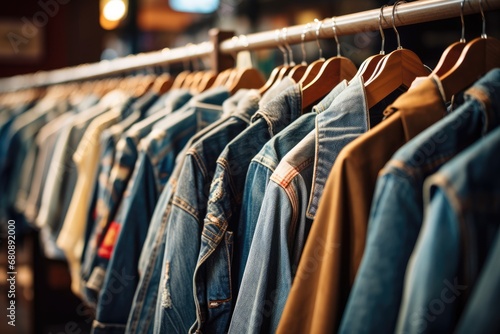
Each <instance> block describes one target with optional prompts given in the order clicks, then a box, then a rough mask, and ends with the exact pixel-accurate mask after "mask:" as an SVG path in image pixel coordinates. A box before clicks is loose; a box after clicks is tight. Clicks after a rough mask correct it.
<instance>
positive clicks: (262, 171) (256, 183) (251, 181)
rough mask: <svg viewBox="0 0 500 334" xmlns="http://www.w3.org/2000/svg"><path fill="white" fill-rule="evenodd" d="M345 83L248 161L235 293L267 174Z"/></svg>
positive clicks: (307, 130)
mask: <svg viewBox="0 0 500 334" xmlns="http://www.w3.org/2000/svg"><path fill="white" fill-rule="evenodd" d="M346 87H347V82H346V81H342V82H341V83H340V84H339V85H337V87H336V88H335V89H333V90H332V91H331V92H330V93H329V94H328V95H327V96H326V97H325V98H324V99H323V100H321V102H320V103H318V104H317V105H316V106H314V107H313V112H312V113H307V114H305V115H303V116H301V117H300V118H299V119H297V120H296V121H295V122H293V123H292V124H290V125H289V126H287V127H286V128H285V129H284V130H283V131H281V132H280V133H278V134H277V135H276V136H274V137H273V138H271V140H269V141H268V142H267V143H266V145H264V147H263V148H262V150H260V152H259V153H258V154H257V155H256V156H255V157H254V158H253V159H252V161H251V162H250V166H249V167H248V172H247V176H246V180H245V190H244V192H243V201H242V207H241V214H240V220H239V222H238V231H237V235H236V237H237V240H238V243H237V244H235V245H234V254H235V255H234V262H233V263H234V270H235V273H236V272H237V273H238V279H237V286H233V292H234V293H235V294H236V295H238V291H239V286H240V284H241V279H242V278H243V272H244V270H245V265H246V263H247V259H248V253H249V252H250V245H251V244H252V239H253V234H254V231H255V226H256V224H257V219H258V217H259V213H260V208H261V206H262V203H263V199H264V193H265V190H266V187H267V184H268V183H269V179H270V177H271V174H272V173H273V172H274V170H275V169H276V166H278V164H279V162H280V161H281V159H283V157H284V156H285V154H286V153H288V152H289V151H290V150H291V149H292V148H293V147H294V146H295V145H297V144H298V143H299V142H300V141H301V140H302V138H304V137H305V136H306V134H308V133H309V132H311V131H312V130H314V127H315V119H316V115H317V114H319V113H321V112H323V111H324V110H326V109H327V108H328V107H329V106H330V104H331V103H332V102H333V100H334V99H335V98H336V97H337V96H338V95H339V94H340V92H342V91H343V90H344V89H345V88H346Z"/></svg>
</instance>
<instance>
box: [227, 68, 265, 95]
mask: <svg viewBox="0 0 500 334" xmlns="http://www.w3.org/2000/svg"><path fill="white" fill-rule="evenodd" d="M264 83H265V81H264V78H263V76H262V74H261V73H260V72H259V71H258V70H257V69H255V68H245V69H241V70H240V71H238V73H237V75H236V77H235V78H234V81H233V82H232V83H231V86H229V91H230V92H231V95H232V94H234V93H236V92H237V91H238V90H239V89H242V88H254V89H258V88H259V87H262V85H263V84H264Z"/></svg>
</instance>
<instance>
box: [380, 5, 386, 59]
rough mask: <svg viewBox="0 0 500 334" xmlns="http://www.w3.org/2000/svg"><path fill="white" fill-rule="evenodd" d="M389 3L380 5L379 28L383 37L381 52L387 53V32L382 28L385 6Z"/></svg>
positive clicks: (382, 53)
mask: <svg viewBox="0 0 500 334" xmlns="http://www.w3.org/2000/svg"><path fill="white" fill-rule="evenodd" d="M385 7H387V5H383V6H382V7H380V13H379V15H378V30H379V31H380V37H381V38H382V44H381V45H380V54H381V55H385V34H384V29H382V17H384V8H385Z"/></svg>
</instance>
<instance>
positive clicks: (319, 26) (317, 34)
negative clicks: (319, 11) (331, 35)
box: [314, 19, 324, 60]
mask: <svg viewBox="0 0 500 334" xmlns="http://www.w3.org/2000/svg"><path fill="white" fill-rule="evenodd" d="M314 22H315V23H317V26H316V44H318V49H319V59H320V60H324V58H323V49H321V44H320V43H319V31H320V29H321V26H322V25H323V21H320V20H318V19H314Z"/></svg>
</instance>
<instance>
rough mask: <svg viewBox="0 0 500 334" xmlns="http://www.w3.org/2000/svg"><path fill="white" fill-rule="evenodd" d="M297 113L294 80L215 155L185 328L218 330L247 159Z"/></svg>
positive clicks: (223, 321)
mask: <svg viewBox="0 0 500 334" xmlns="http://www.w3.org/2000/svg"><path fill="white" fill-rule="evenodd" d="M301 113H302V110H301V90H300V86H299V85H294V86H291V87H289V88H288V89H287V90H285V91H284V92H283V93H282V94H280V95H279V96H277V97H276V98H275V99H273V100H272V101H271V102H269V103H268V104H266V105H265V106H264V107H263V108H260V109H259V111H258V112H257V113H256V114H255V115H254V116H253V117H252V125H251V126H250V127H249V128H248V129H247V130H245V131H244V132H242V133H241V134H240V135H239V136H238V137H236V138H235V139H234V140H233V141H231V142H230V143H229V144H228V145H227V146H226V148H225V149H224V151H223V152H222V154H221V155H220V156H219V158H218V159H217V168H216V171H215V175H214V177H213V181H212V184H211V186H210V195H209V199H208V208H207V214H206V216H205V218H204V223H203V229H202V233H201V245H200V251H199V255H198V260H197V264H196V269H195V272H194V278H193V281H194V288H193V291H194V292H195V306H196V309H195V311H196V319H194V320H196V322H194V324H193V326H192V327H191V329H190V332H195V331H197V330H198V331H202V332H205V331H206V332H210V333H211V332H214V333H215V332H217V333H219V332H224V331H226V330H227V328H228V327H229V322H230V318H231V313H232V308H233V305H234V299H233V298H235V297H236V296H233V291H232V286H233V285H234V282H235V280H234V278H233V276H232V275H233V274H234V273H233V269H234V268H233V266H232V256H233V250H232V248H233V244H234V242H233V231H236V230H237V223H238V218H239V217H240V208H241V203H242V202H241V201H242V197H243V190H244V189H243V188H244V183H245V175H246V173H247V171H248V167H249V165H250V161H251V160H252V158H253V157H254V156H255V155H256V154H257V153H258V152H259V151H260V150H261V149H262V147H263V146H264V145H265V143H266V142H267V141H268V140H269V139H270V138H272V137H273V136H274V135H275V134H277V133H279V132H280V131H281V130H282V129H284V128H285V127H286V126H288V125H289V124H290V123H292V122H293V121H294V120H295V119H297V118H298V117H299V116H300V115H301Z"/></svg>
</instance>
